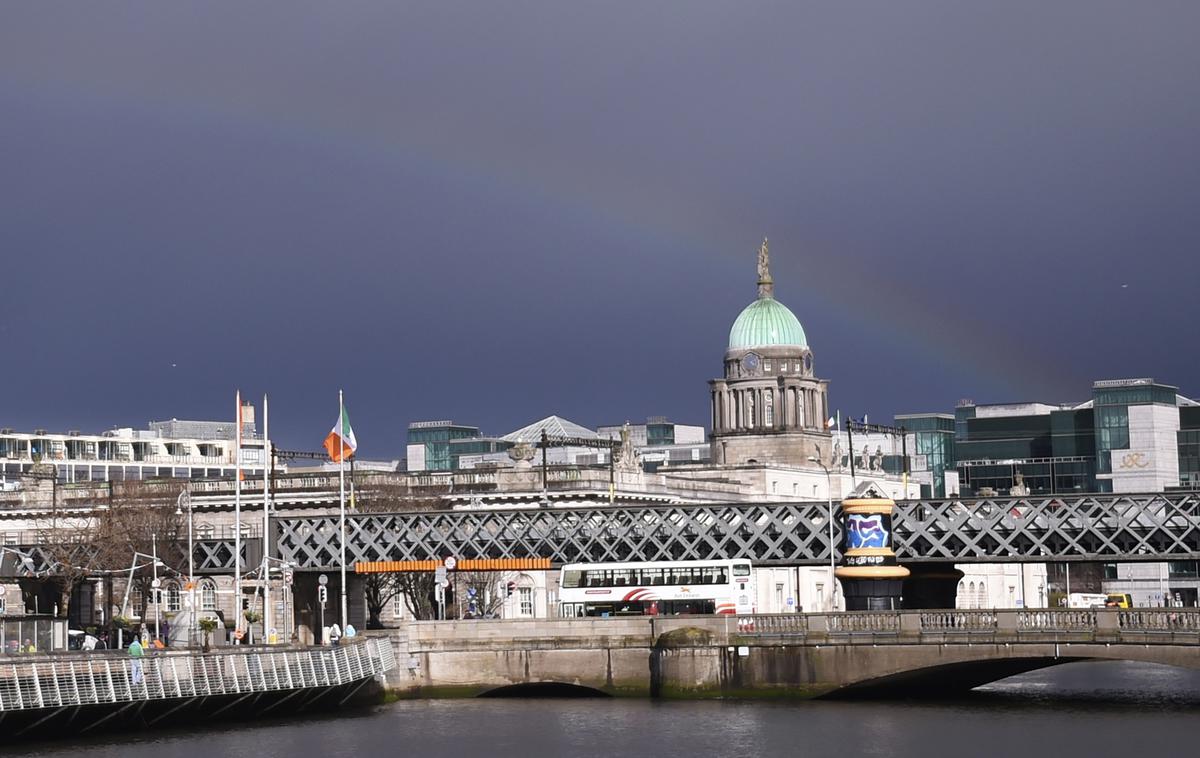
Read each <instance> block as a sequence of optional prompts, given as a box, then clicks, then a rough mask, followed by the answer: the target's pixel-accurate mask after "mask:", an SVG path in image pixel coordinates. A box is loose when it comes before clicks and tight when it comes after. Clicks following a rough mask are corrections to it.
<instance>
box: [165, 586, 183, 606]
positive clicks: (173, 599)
mask: <svg viewBox="0 0 1200 758" xmlns="http://www.w3.org/2000/svg"><path fill="white" fill-rule="evenodd" d="M182 609H183V598H182V597H180V594H179V585H178V584H176V583H175V582H171V583H170V584H169V585H167V612H168V613H178V612H179V611H180V610H182Z"/></svg>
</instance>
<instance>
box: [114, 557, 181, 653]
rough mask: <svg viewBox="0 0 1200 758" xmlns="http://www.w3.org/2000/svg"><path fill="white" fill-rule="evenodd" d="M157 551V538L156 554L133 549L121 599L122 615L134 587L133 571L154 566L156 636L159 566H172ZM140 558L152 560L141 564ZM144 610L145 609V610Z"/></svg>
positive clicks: (155, 631) (153, 585) (122, 643)
mask: <svg viewBox="0 0 1200 758" xmlns="http://www.w3.org/2000/svg"><path fill="white" fill-rule="evenodd" d="M157 552H158V550H157V540H155V553H156V554H155V555H147V554H146V553H142V552H138V551H137V550H135V551H133V562H132V563H130V564H129V580H128V581H127V582H126V583H125V597H124V598H122V599H121V615H122V616H124V615H125V612H126V611H127V610H128V608H129V591H130V590H131V589H133V573H134V572H135V571H137V570H138V569H140V568H145V567H147V566H153V567H154V580H153V582H152V584H151V586H152V587H153V589H154V604H155V607H154V611H155V624H154V626H155V628H154V636H155V637H157V636H158V603H159V600H160V598H159V595H158V587H157V586H155V585H157V584H158V567H159V566H162V567H163V568H170V567H169V566H167V564H165V563H163V562H162V561H160V560H159V559H158V555H157ZM138 558H149V559H150V562H149V563H142V564H139V563H138ZM144 610H145V609H143V611H144ZM118 644H119V645H124V641H123V640H122V641H120V642H119V643H118Z"/></svg>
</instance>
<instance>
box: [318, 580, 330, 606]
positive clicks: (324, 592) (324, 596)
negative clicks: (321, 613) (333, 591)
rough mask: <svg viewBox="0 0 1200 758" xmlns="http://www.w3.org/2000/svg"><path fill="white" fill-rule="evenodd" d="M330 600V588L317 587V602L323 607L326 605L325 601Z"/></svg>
mask: <svg viewBox="0 0 1200 758" xmlns="http://www.w3.org/2000/svg"><path fill="white" fill-rule="evenodd" d="M328 599H329V588H328V587H326V586H325V585H323V584H322V585H321V586H320V587H317V600H319V601H320V603H321V605H325V601H326V600H328Z"/></svg>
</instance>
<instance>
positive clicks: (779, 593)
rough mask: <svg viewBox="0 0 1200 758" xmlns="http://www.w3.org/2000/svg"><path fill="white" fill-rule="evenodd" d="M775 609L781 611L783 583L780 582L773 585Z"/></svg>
mask: <svg viewBox="0 0 1200 758" xmlns="http://www.w3.org/2000/svg"><path fill="white" fill-rule="evenodd" d="M775 607H776V608H777V609H779V610H781V611H782V610H783V583H782V582H776V583H775Z"/></svg>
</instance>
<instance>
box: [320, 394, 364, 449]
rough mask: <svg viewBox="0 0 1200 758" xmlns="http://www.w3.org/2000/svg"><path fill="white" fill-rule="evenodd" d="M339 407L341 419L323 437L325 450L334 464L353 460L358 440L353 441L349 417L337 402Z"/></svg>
mask: <svg viewBox="0 0 1200 758" xmlns="http://www.w3.org/2000/svg"><path fill="white" fill-rule="evenodd" d="M339 407H340V410H341V417H340V418H338V422H337V423H336V424H334V425H333V429H332V430H331V431H330V432H329V435H328V436H326V437H325V449H326V450H328V451H329V457H330V458H332V459H333V461H334V463H341V462H342V461H344V460H347V459H349V458H353V457H354V451H355V450H356V449H357V448H358V440H356V439H354V430H353V429H351V428H350V416H348V415H347V414H346V406H344V405H341V403H340V402H339Z"/></svg>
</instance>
